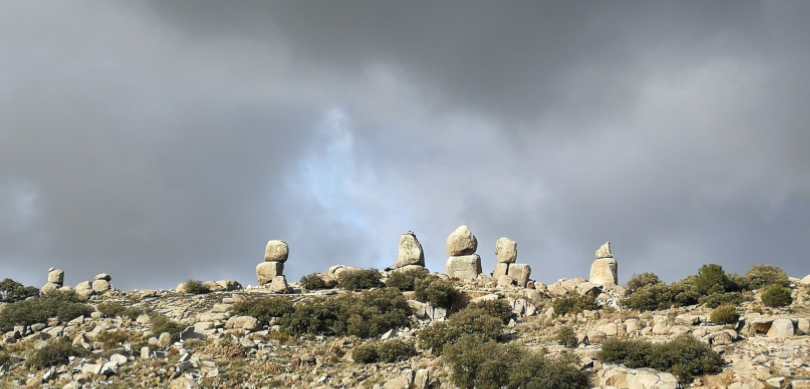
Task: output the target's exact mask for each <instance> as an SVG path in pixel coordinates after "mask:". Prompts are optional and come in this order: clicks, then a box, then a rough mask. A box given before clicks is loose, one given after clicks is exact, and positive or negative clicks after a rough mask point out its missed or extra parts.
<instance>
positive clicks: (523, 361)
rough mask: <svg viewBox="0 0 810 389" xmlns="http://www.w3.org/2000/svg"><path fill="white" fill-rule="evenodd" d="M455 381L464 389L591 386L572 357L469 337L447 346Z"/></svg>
mask: <svg viewBox="0 0 810 389" xmlns="http://www.w3.org/2000/svg"><path fill="white" fill-rule="evenodd" d="M444 360H445V361H446V363H448V364H449V366H450V371H451V379H452V380H453V383H454V384H455V385H457V386H459V387H461V388H478V389H498V388H504V387H506V388H539V389H579V388H588V387H590V379H589V376H588V375H587V374H586V373H584V372H582V371H580V370H579V369H578V368H577V367H576V366H575V365H574V363H573V361H572V360H571V359H568V358H560V359H556V360H555V359H550V358H548V357H546V356H544V355H542V354H538V353H533V352H530V351H528V350H524V349H522V348H519V347H516V346H510V345H501V344H498V343H496V342H494V341H483V342H482V341H481V339H480V338H478V337H475V336H465V337H463V338H461V339H459V341H458V342H457V343H455V344H452V345H449V346H447V348H446V351H445V356H444Z"/></svg>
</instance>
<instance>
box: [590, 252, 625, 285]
mask: <svg viewBox="0 0 810 389" xmlns="http://www.w3.org/2000/svg"><path fill="white" fill-rule="evenodd" d="M618 270H619V265H618V263H617V262H616V259H614V258H599V259H597V260H595V261H593V264H592V265H591V276H590V279H589V281H590V282H592V283H594V284H596V285H602V286H612V285H617V284H618V283H619V275H618V273H619V272H618Z"/></svg>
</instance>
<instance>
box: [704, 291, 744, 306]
mask: <svg viewBox="0 0 810 389" xmlns="http://www.w3.org/2000/svg"><path fill="white" fill-rule="evenodd" d="M743 301H745V297H744V296H743V295H742V293H740V292H727V293H715V294H712V295H709V296H704V297H701V298H700V300H698V302H700V303H701V304H703V305H705V306H707V307H709V308H717V307H719V306H721V305H739V304H740V303H741V302H743Z"/></svg>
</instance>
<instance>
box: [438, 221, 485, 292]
mask: <svg viewBox="0 0 810 389" xmlns="http://www.w3.org/2000/svg"><path fill="white" fill-rule="evenodd" d="M477 249H478V239H477V238H476V237H475V235H473V233H472V231H470V228H469V227H467V226H460V227H458V228H456V230H455V231H453V232H452V233H451V234H450V236H448V237H447V253H448V254H449V255H450V257H449V258H447V265H446V270H445V272H446V273H447V275H448V276H450V277H452V278H458V279H461V280H465V281H470V280H474V279H476V278H477V277H478V275H479V274H481V257H479V256H478V255H477V254H475V250H477Z"/></svg>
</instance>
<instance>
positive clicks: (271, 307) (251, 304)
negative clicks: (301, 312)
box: [231, 297, 295, 323]
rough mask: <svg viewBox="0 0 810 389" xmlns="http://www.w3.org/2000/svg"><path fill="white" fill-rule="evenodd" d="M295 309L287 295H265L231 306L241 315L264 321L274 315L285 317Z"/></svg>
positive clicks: (268, 320)
mask: <svg viewBox="0 0 810 389" xmlns="http://www.w3.org/2000/svg"><path fill="white" fill-rule="evenodd" d="M294 311H295V308H294V307H293V303H292V301H290V299H288V298H286V297H263V298H255V299H247V300H242V301H239V302H237V303H235V304H233V306H231V312H232V313H233V314H234V315H239V316H253V317H255V318H256V319H259V321H260V322H262V323H269V322H270V320H271V319H272V318H274V317H284V316H287V315H289V314H291V313H293V312H294Z"/></svg>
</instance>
